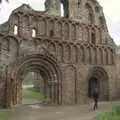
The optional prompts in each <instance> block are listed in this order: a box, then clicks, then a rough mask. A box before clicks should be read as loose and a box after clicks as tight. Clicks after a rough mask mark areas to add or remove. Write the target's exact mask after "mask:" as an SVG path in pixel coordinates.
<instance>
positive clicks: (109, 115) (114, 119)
mask: <svg viewBox="0 0 120 120" xmlns="http://www.w3.org/2000/svg"><path fill="white" fill-rule="evenodd" d="M96 120H120V115H115V114H113V112H105V113H100V114H98V115H97V117H96Z"/></svg>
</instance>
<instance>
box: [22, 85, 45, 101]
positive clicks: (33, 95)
mask: <svg viewBox="0 0 120 120" xmlns="http://www.w3.org/2000/svg"><path fill="white" fill-rule="evenodd" d="M43 97H44V95H43V94H41V93H40V92H39V91H37V90H36V89H35V88H33V87H29V88H24V89H23V98H27V99H35V100H41V99H43Z"/></svg>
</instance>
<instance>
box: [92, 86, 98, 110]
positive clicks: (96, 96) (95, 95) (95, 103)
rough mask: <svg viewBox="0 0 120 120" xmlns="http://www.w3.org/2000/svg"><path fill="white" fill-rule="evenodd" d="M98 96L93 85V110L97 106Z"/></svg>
mask: <svg viewBox="0 0 120 120" xmlns="http://www.w3.org/2000/svg"><path fill="white" fill-rule="evenodd" d="M98 98H99V93H98V88H97V87H95V88H94V90H93V99H94V108H93V109H94V110H95V109H97V108H98Z"/></svg>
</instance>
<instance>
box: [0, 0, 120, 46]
mask: <svg viewBox="0 0 120 120" xmlns="http://www.w3.org/2000/svg"><path fill="white" fill-rule="evenodd" d="M9 1H10V2H9V3H6V2H3V4H1V5H0V24H1V23H3V22H5V21H7V19H8V17H9V15H10V13H11V12H12V10H13V9H15V8H17V7H19V6H20V5H21V4H23V3H27V4H30V6H31V7H32V8H33V9H35V10H40V11H43V10H44V2H45V0H9ZM98 1H99V2H100V4H101V5H102V7H103V10H104V14H105V17H106V20H107V25H108V29H109V32H110V34H111V36H112V38H113V39H114V41H115V43H116V44H117V45H120V0H98Z"/></svg>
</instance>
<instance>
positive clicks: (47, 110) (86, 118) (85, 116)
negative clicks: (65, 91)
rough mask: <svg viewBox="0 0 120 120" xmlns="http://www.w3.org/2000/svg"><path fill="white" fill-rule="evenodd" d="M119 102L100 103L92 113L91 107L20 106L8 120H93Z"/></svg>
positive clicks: (119, 103) (87, 105)
mask: <svg viewBox="0 0 120 120" xmlns="http://www.w3.org/2000/svg"><path fill="white" fill-rule="evenodd" d="M116 105H120V102H101V103H100V104H99V109H98V110H97V111H93V110H92V109H91V106H92V105H89V104H86V105H74V106H41V105H22V106H20V107H16V108H14V109H13V113H12V115H11V116H10V118H11V119H10V120H95V116H96V114H98V113H100V112H104V111H111V109H112V106H116Z"/></svg>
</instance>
